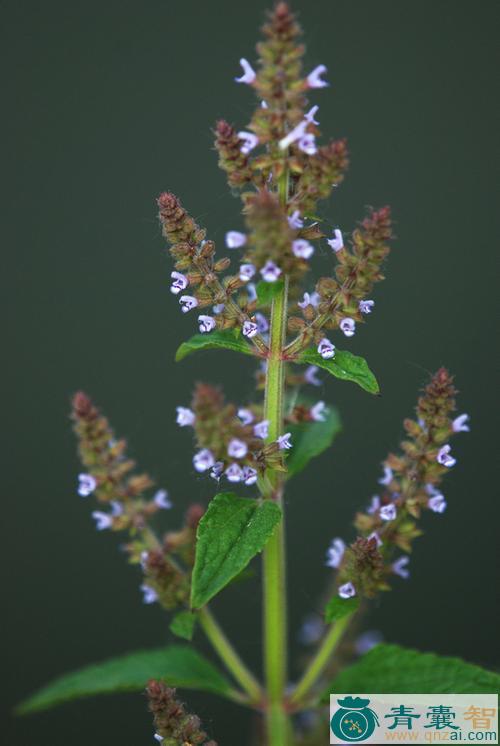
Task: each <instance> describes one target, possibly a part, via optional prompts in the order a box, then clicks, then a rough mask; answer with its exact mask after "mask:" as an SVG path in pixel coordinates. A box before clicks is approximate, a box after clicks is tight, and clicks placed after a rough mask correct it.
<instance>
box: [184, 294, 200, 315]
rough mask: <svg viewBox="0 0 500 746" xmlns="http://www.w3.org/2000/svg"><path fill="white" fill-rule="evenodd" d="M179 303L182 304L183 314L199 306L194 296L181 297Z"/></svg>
mask: <svg viewBox="0 0 500 746" xmlns="http://www.w3.org/2000/svg"><path fill="white" fill-rule="evenodd" d="M179 303H180V304H181V308H182V313H187V312H188V311H191V309H193V308H196V306H197V305H198V301H197V300H196V298H194V297H193V296H192V295H181V298H180V300H179Z"/></svg>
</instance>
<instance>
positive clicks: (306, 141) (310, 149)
mask: <svg viewBox="0 0 500 746" xmlns="http://www.w3.org/2000/svg"><path fill="white" fill-rule="evenodd" d="M298 146H299V150H302V152H303V153H305V154H306V155H315V154H316V153H317V152H318V148H317V147H316V138H315V136H314V135H312V134H311V133H310V132H308V133H306V134H305V135H303V137H301V138H300V140H299V142H298Z"/></svg>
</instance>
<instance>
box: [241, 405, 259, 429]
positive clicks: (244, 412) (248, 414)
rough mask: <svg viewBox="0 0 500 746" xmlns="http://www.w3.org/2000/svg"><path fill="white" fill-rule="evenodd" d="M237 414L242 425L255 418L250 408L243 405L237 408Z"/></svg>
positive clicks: (249, 422) (248, 423)
mask: <svg viewBox="0 0 500 746" xmlns="http://www.w3.org/2000/svg"><path fill="white" fill-rule="evenodd" d="M237 414H238V418H239V419H240V420H241V421H242V423H243V424H244V425H250V424H251V423H252V422H253V421H254V419H255V418H254V416H253V412H252V411H251V410H250V409H245V408H244V407H241V408H240V409H238V412H237Z"/></svg>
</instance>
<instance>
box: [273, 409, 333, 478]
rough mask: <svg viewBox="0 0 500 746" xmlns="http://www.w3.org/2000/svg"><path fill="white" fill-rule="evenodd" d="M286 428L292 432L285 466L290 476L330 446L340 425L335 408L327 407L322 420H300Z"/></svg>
mask: <svg viewBox="0 0 500 746" xmlns="http://www.w3.org/2000/svg"><path fill="white" fill-rule="evenodd" d="M287 429H289V430H290V432H291V433H292V443H293V448H292V449H291V451H290V453H289V454H288V458H287V460H286V466H287V471H288V476H289V477H292V476H294V474H298V473H299V472H300V471H302V469H305V467H306V466H307V464H308V463H309V461H310V460H311V459H312V458H314V457H315V456H319V455H320V454H321V453H323V451H326V449H327V448H329V447H330V446H331V444H332V443H333V439H334V438H335V436H336V435H337V433H339V432H340V430H341V429H342V425H341V423H340V417H339V415H338V412H337V410H336V409H334V408H333V407H328V410H327V412H326V414H325V420H324V422H301V423H300V424H297V425H289V426H288V427H287Z"/></svg>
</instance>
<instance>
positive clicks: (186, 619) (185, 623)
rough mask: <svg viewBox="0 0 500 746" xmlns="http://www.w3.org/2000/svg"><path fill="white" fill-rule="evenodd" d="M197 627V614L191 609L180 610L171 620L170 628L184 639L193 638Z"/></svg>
mask: <svg viewBox="0 0 500 746" xmlns="http://www.w3.org/2000/svg"><path fill="white" fill-rule="evenodd" d="M195 627H196V614H193V613H192V612H191V611H179V613H178V614H176V615H175V616H174V618H173V619H172V621H171V622H170V625H169V630H170V631H171V632H173V633H174V635H177V637H182V639H183V640H192V639H193V634H194V628H195Z"/></svg>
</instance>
